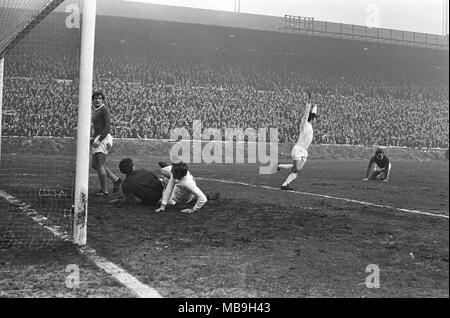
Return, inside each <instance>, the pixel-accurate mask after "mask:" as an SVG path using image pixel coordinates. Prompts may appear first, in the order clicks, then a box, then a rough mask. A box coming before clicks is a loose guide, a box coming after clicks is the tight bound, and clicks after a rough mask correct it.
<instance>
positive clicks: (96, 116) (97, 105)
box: [92, 92, 121, 197]
mask: <svg viewBox="0 0 450 318" xmlns="http://www.w3.org/2000/svg"><path fill="white" fill-rule="evenodd" d="M104 101H105V95H103V93H102V92H95V93H94V94H92V103H93V105H94V113H93V115H92V125H93V129H94V140H93V143H92V148H93V150H92V152H93V154H92V168H93V169H94V170H97V174H98V179H99V182H100V187H101V189H100V190H98V191H97V192H96V193H95V195H96V196H101V197H102V196H108V195H109V191H108V186H107V184H106V177H108V178H110V179H111V180H112V181H113V183H114V192H116V191H117V190H119V187H120V183H121V180H120V178H119V177H118V176H116V175H115V174H114V173H112V171H111V170H110V169H109V168H108V167H106V165H105V162H106V155H108V153H109V150H110V149H111V147H112V145H113V137H112V136H111V133H110V129H111V115H110V113H109V110H108V108H107V107H106V106H105V104H104Z"/></svg>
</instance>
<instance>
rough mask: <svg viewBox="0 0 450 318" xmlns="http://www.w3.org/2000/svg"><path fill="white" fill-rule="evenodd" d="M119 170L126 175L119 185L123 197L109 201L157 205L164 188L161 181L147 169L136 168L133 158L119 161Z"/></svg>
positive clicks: (121, 203)
mask: <svg viewBox="0 0 450 318" xmlns="http://www.w3.org/2000/svg"><path fill="white" fill-rule="evenodd" d="M119 169H120V172H122V173H123V174H125V175H126V177H125V179H124V180H123V181H122V184H121V185H120V190H121V194H122V196H123V199H122V200H120V199H116V200H112V201H110V203H114V204H119V205H124V204H129V205H136V204H138V203H142V204H146V205H155V206H156V205H157V204H158V203H159V201H160V200H161V198H162V193H163V190H164V187H163V183H162V181H161V180H160V179H159V178H158V176H157V175H156V174H155V173H153V172H152V171H150V170H148V169H139V170H136V168H135V166H134V163H133V160H132V159H131V158H125V159H123V160H121V161H120V163H119Z"/></svg>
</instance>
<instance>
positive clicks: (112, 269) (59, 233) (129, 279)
mask: <svg viewBox="0 0 450 318" xmlns="http://www.w3.org/2000/svg"><path fill="white" fill-rule="evenodd" d="M0 197H1V198H3V199H5V200H6V201H8V202H9V203H10V204H12V205H14V206H16V207H17V208H18V209H19V210H21V211H22V212H24V213H25V215H27V216H29V217H31V218H32V219H33V220H34V221H35V222H37V223H38V224H39V225H40V226H42V227H44V228H45V229H47V230H49V231H50V232H52V234H53V235H55V236H56V237H58V238H60V239H61V240H63V241H65V242H69V243H72V240H71V235H69V233H67V232H66V231H64V230H63V229H62V228H61V227H59V226H57V225H56V224H53V223H52V222H51V221H50V220H49V219H48V218H46V217H44V216H42V215H39V213H38V212H37V211H35V210H33V209H32V208H31V206H30V205H28V204H26V203H23V202H22V201H20V200H19V199H17V198H15V197H14V196H12V195H10V194H8V193H6V192H4V191H3V190H0ZM77 249H78V251H79V252H80V253H81V254H82V255H84V256H86V257H87V258H88V259H89V260H90V261H91V262H93V263H94V264H95V265H96V266H97V267H98V268H100V269H102V270H104V271H105V272H106V273H108V274H110V275H111V276H112V277H113V278H114V279H116V280H117V281H119V282H120V283H121V284H122V285H124V286H125V287H126V288H128V289H129V290H131V291H132V292H133V293H134V294H135V295H137V296H138V297H139V298H162V296H161V295H160V294H159V293H158V292H157V291H156V290H155V289H153V288H151V287H150V286H147V285H145V284H144V283H142V282H140V281H139V280H138V279H137V278H136V277H134V276H133V275H131V274H130V273H128V272H127V271H126V270H124V269H123V268H121V267H119V266H117V265H116V264H114V263H112V262H110V261H108V260H107V259H106V258H104V257H101V256H99V255H98V254H97V252H96V251H95V250H94V249H93V248H92V247H89V246H85V247H78V248H77Z"/></svg>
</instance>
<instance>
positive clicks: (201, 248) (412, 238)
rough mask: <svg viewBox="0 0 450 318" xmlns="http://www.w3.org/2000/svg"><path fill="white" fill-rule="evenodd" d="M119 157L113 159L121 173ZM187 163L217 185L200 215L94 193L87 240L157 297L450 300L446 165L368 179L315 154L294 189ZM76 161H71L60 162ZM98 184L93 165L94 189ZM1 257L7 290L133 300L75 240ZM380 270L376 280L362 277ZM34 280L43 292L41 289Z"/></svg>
mask: <svg viewBox="0 0 450 318" xmlns="http://www.w3.org/2000/svg"><path fill="white" fill-rule="evenodd" d="M123 157H124V156H123V155H122V156H119V155H112V156H111V158H109V159H108V160H109V161H108V165H109V166H110V167H111V168H112V170H113V171H114V172H117V173H118V162H119V161H120V159H122V158H123ZM132 158H133V160H134V161H135V165H136V168H138V169H139V168H150V169H152V170H157V169H158V161H161V160H168V157H164V156H143V155H142V156H132ZM46 160H47V164H48V165H50V166H51V165H52V164H53V165H56V163H55V162H53V161H55V160H56V159H55V158H52V157H51V156H48V158H46ZM280 161H281V162H288V158H287V157H286V158H280ZM40 162H42V160H40ZM52 162H53V163H52ZM60 162H61V161H58V163H60ZM189 166H190V169H191V172H192V173H193V175H194V176H195V177H196V178H197V184H198V185H199V186H200V188H201V189H202V190H204V192H211V191H214V192H220V193H221V198H220V200H218V201H209V202H208V203H207V204H206V205H205V206H204V207H203V208H202V209H201V210H200V211H199V212H197V213H195V214H183V213H180V212H179V211H180V210H181V208H182V207H172V208H169V209H167V210H166V212H164V213H155V212H154V210H155V209H154V208H151V207H144V206H137V207H126V208H120V207H117V206H113V205H110V204H107V201H108V200H111V199H113V198H114V196H111V197H109V198H101V199H99V198H96V197H94V196H93V195H91V196H90V197H89V212H88V244H89V246H91V247H92V248H94V249H95V250H96V251H97V252H98V253H99V254H100V255H102V256H103V257H105V258H106V259H108V260H109V261H111V262H113V263H114V264H117V265H119V266H121V267H122V268H124V269H125V270H126V271H127V272H128V273H130V274H131V275H133V276H134V277H136V278H138V279H139V280H140V281H141V282H142V283H144V284H146V285H148V286H151V287H152V288H154V289H155V290H157V291H158V293H159V294H160V295H161V296H163V297H283V298H284V297H289V298H291V297H448V290H449V273H448V269H449V268H448V266H449V265H448V261H449V258H448V257H449V249H448V246H449V236H448V231H449V226H448V211H449V200H448V194H449V177H448V172H449V164H448V161H395V160H394V161H393V168H392V174H391V180H390V182H388V183H383V182H375V181H369V182H363V181H361V179H362V177H363V174H364V172H365V169H366V166H367V161H362V160H314V159H311V160H309V161H308V162H307V164H306V166H305V169H304V170H303V171H302V172H301V174H300V177H299V178H298V179H297V180H296V181H295V182H294V183H293V184H292V186H293V187H294V188H295V191H292V192H286V191H280V190H278V189H279V186H280V184H281V183H282V181H283V180H284V179H285V178H286V176H287V172H286V171H280V172H278V173H276V174H274V175H260V174H258V168H259V166H258V165H256V164H209V165H206V164H202V165H200V164H191V165H189ZM63 168H64V167H63ZM72 168H73V162H70V163H67V168H64V169H66V170H70V169H72ZM16 187H17V185H16ZM97 187H98V181H97V177H96V175H95V173H94V171H92V170H91V175H90V192H91V193H92V194H93V193H94V190H95V189H96V188H97ZM18 193H19V192H18ZM17 197H19V198H20V196H19V195H17ZM31 206H33V204H32V203H31ZM35 209H36V210H37V211H38V212H39V205H36V207H35ZM0 253H1V256H2V257H1V261H0V272H3V273H8V275H2V276H3V278H2V279H0V283H1V284H0V296H4V297H15V296H21V295H22V296H23V295H25V296H29V297H37V296H45V297H97V296H102V297H133V293H131V292H130V291H128V290H126V289H125V288H124V287H122V286H121V285H118V284H117V283H115V281H114V280H112V278H111V277H108V276H107V275H106V274H105V273H104V272H102V271H101V270H99V269H97V268H95V266H93V265H92V264H90V263H89V262H88V261H86V259H85V258H84V256H82V255H79V254H77V253H76V252H75V249H73V248H71V247H70V246H62V247H58V248H53V249H52V250H51V251H46V252H45V253H43V256H42V257H39V255H40V254H41V252H40V251H33V250H22V251H21V250H17V249H16V250H9V249H4V250H1V252H0ZM68 264H78V265H79V267H80V279H81V284H80V286H79V287H78V288H77V289H70V288H68V287H67V286H66V285H65V282H66V277H67V275H68V274H67V273H66V272H65V270H66V266H67V265H68ZM373 266H376V267H377V268H378V269H379V285H378V286H375V287H376V288H374V286H373V285H372V286H371V285H368V284H366V283H367V281H368V276H369V275H371V271H370V270H368V269H370V268H373ZM24 273H28V274H26V275H25V274H24ZM43 273H44V274H43ZM36 284H37V285H38V286H41V288H40V289H39V290H40V294H36V295H33V292H32V290H33V288H34V287H36ZM27 286H28V287H27ZM42 286H44V287H42ZM46 286H49V287H48V288H47V287H46ZM369 287H372V288H369ZM42 288H44V290H46V292H45V293H44V295H42ZM21 290H22V291H24V292H23V293H21V292H20V291H21Z"/></svg>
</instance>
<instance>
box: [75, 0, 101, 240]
mask: <svg viewBox="0 0 450 318" xmlns="http://www.w3.org/2000/svg"><path fill="white" fill-rule="evenodd" d="M81 7H82V11H81V12H82V17H83V20H82V25H81V54H80V86H79V98H78V103H79V107H78V129H77V155H76V172H75V202H74V209H75V212H74V222H73V224H74V231H73V236H74V243H75V244H78V245H86V233H87V209H88V189H89V147H90V144H89V140H90V125H91V93H92V81H93V72H94V46H95V20H96V8H97V0H82V2H81Z"/></svg>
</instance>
